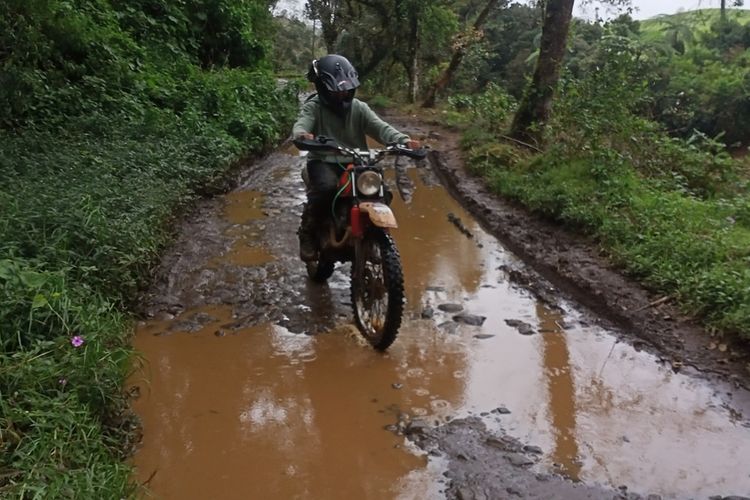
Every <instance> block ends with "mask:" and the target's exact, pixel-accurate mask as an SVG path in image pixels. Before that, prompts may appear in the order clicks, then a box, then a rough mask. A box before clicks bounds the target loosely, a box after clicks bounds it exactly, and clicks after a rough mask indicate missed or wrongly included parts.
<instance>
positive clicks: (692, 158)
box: [450, 19, 750, 339]
mask: <svg viewBox="0 0 750 500" xmlns="http://www.w3.org/2000/svg"><path fill="white" fill-rule="evenodd" d="M634 26H635V27H637V24H634V23H632V21H630V20H628V19H620V20H618V21H616V22H613V23H610V24H609V25H605V26H602V27H601V30H600V34H599V37H598V39H596V40H591V41H590V43H589V46H590V47H591V48H593V50H591V51H589V52H588V53H587V54H586V55H585V59H584V58H583V55H580V56H578V55H577V54H576V52H575V51H574V52H573V54H572V57H571V59H570V60H569V61H568V63H569V64H568V70H567V73H566V76H565V78H564V82H563V83H562V85H561V89H560V93H559V97H558V101H557V103H556V108H555V115H554V117H555V118H554V122H553V123H552V124H551V125H550V127H549V130H550V132H549V133H550V138H549V141H548V144H550V147H549V148H548V149H547V150H546V151H544V152H543V153H532V152H530V151H528V150H524V149H519V148H518V147H517V146H516V145H512V144H507V143H503V142H498V140H497V139H496V137H497V136H498V134H501V133H502V132H503V131H504V130H507V122H504V123H503V122H498V118H499V117H503V116H507V115H508V114H509V113H510V112H512V109H511V110H509V109H508V107H509V103H510V104H512V101H511V99H510V98H509V97H505V98H503V97H502V96H498V93H502V90H501V89H498V88H492V89H489V90H488V91H487V92H486V93H484V94H479V95H472V96H464V97H460V96H454V97H453V98H451V100H450V101H451V103H452V105H453V106H454V108H455V107H457V106H458V105H459V104H460V106H463V107H464V108H467V109H470V110H471V113H472V114H471V120H470V122H471V123H472V126H471V127H470V129H469V130H468V132H467V133H466V136H465V146H466V148H467V151H468V155H469V158H470V164H471V168H472V169H473V170H474V171H475V172H476V173H478V174H479V175H483V176H485V178H486V179H487V181H488V183H489V185H490V186H491V187H492V188H493V189H494V190H496V191H497V192H499V193H501V194H503V195H504V196H507V197H509V198H512V199H514V200H517V201H519V202H521V203H523V204H524V205H526V206H528V207H529V208H531V209H532V210H534V211H537V212H538V213H540V214H543V215H544V216H546V217H549V218H551V219H554V220H558V221H561V222H563V223H565V224H567V225H569V226H572V227H574V228H578V229H579V230H581V231H583V232H585V233H587V234H590V235H593V236H595V237H596V239H597V241H598V242H599V244H600V245H601V247H602V249H603V250H605V251H606V252H607V253H608V254H609V255H610V256H611V257H612V259H613V261H614V262H616V263H618V264H619V265H621V266H622V268H623V269H624V270H625V271H626V272H627V273H629V274H631V275H632V276H635V277H636V278H638V279H640V280H641V281H642V282H643V283H645V284H646V285H647V286H649V287H651V288H652V289H653V290H654V291H657V292H659V293H662V294H667V295H670V296H673V297H675V298H676V299H677V301H678V303H679V304H680V305H681V306H682V308H683V310H684V311H685V313H687V314H690V315H694V316H696V317H699V318H702V319H703V320H705V321H706V323H707V325H709V326H711V327H712V328H715V329H717V330H718V331H720V332H722V333H724V334H728V335H739V336H740V337H743V338H745V339H750V330H749V329H748V326H747V325H748V324H750V168H748V167H749V166H750V165H748V163H747V162H746V161H745V162H744V163H743V162H742V161H740V160H733V159H732V158H731V157H730V155H729V154H728V153H727V152H726V147H725V145H724V144H723V143H722V142H720V139H722V138H724V137H726V136H725V135H724V134H720V135H718V136H717V137H716V138H712V137H711V136H710V135H707V134H706V133H705V132H702V131H701V130H697V129H695V128H693V129H689V130H688V131H686V132H685V133H684V134H679V133H678V131H675V130H671V132H672V134H674V135H670V134H668V129H667V128H666V127H665V123H666V122H667V121H668V120H667V119H666V117H665V116H664V114H661V113H659V111H658V108H656V107H654V102H655V101H656V100H657V97H658V96H659V95H660V94H659V93H660V92H663V91H662V90H660V89H659V88H658V86H654V85H653V81H654V76H655V75H659V74H661V75H664V76H665V77H668V78H669V79H670V81H671V82H679V83H681V82H689V81H690V82H693V83H692V85H693V86H695V85H696V82H697V81H700V80H701V79H702V78H704V74H703V72H704V71H707V68H708V67H712V66H713V65H714V63H713V62H711V63H708V62H706V64H704V65H702V66H701V67H694V66H691V65H689V64H686V63H685V60H686V59H685V58H695V57H696V54H697V53H699V54H701V55H702V56H703V58H704V62H705V61H707V60H708V59H713V60H714V61H724V62H723V63H722V64H723V71H725V73H726V74H729V73H731V74H739V75H744V76H742V79H745V78H747V74H748V73H747V71H748V70H747V66H745V65H744V62H743V63H741V64H737V61H738V60H741V61H745V59H744V58H746V57H748V56H750V50H749V48H750V43H749V44H748V46H744V47H743V46H742V45H738V44H733V45H732V46H731V47H728V48H725V49H723V50H722V49H721V48H720V47H719V46H717V47H716V48H714V49H709V48H707V47H706V45H707V44H710V43H713V42H715V37H716V36H719V35H718V34H720V33H721V32H722V31H721V28H719V27H714V28H713V29H712V31H711V33H714V35H713V36H712V35H711V34H708V35H706V36H707V38H705V39H704V41H703V42H701V43H700V44H696V45H695V46H694V47H692V48H689V49H687V50H686V51H685V53H684V54H679V53H677V52H676V51H668V52H660V50H659V48H657V47H654V46H653V44H652V42H643V41H642V40H641V38H640V37H639V35H638V32H637V30H636V31H633V30H632V28H633V27H634ZM582 32H584V30H583V29H581V28H579V29H578V31H577V33H578V34H580V33H582ZM725 51H729V52H733V53H737V52H741V53H742V54H741V55H740V56H736V58H734V59H725V57H727V55H726V52H725ZM716 64H718V62H717V63H716ZM704 82H705V85H706V86H705V87H701V86H700V85H698V89H697V90H696V91H695V95H696V97H698V98H700V99H703V100H702V101H701V102H702V104H700V106H703V107H709V106H711V102H712V101H711V98H710V96H711V95H714V96H716V99H717V100H719V99H733V98H734V97H732V96H733V95H735V94H733V92H735V87H733V86H731V85H727V84H725V80H723V79H722V78H720V77H719V75H716V74H714V76H713V77H711V78H709V77H708V76H705V80H704ZM674 84H675V85H677V84H678V83H674ZM694 88H695V87H694ZM661 95H663V94H661ZM490 96H493V97H491V98H492V99H493V101H494V102H496V103H497V104H496V105H493V106H487V105H485V104H481V101H482V100H485V101H486V100H487V99H488V98H490ZM736 99H738V100H739V102H736V103H734V107H733V109H732V112H731V113H727V115H726V119H727V120H731V121H732V123H733V124H734V125H735V126H736V127H738V128H740V127H742V128H741V129H740V130H739V131H740V132H742V133H743V134H746V133H747V131H748V130H750V129H748V128H747V126H744V125H742V123H744V122H742V120H746V119H747V115H746V114H744V115H743V113H742V112H741V109H744V108H741V106H744V105H746V104H747V103H748V102H750V101H748V100H749V99H750V96H749V95H748V91H747V89H746V87H740V88H738V89H737V96H736ZM726 102H732V101H731V100H729V101H725V103H726ZM725 105H726V104H725ZM718 106H719V102H718V101H717V102H716V106H715V107H713V108H710V109H704V110H703V111H704V112H705V113H713V114H714V115H713V116H715V115H720V113H721V111H720V110H718V109H717V107H718ZM738 107H740V109H739V110H738ZM659 122H662V123H659ZM722 132H723V131H722ZM729 133H730V132H729V131H727V135H728V134H729ZM740 138H741V139H743V140H745V139H746V137H744V136H743V137H740Z"/></svg>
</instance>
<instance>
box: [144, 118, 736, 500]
mask: <svg viewBox="0 0 750 500" xmlns="http://www.w3.org/2000/svg"><path fill="white" fill-rule="evenodd" d="M400 125H401V126H402V127H403V128H407V129H408V127H409V125H408V124H405V123H404V124H400ZM411 133H412V134H413V135H416V136H420V137H422V138H424V139H425V140H426V141H427V142H428V143H431V146H432V147H433V149H435V150H440V149H441V148H443V147H446V145H447V146H449V147H452V148H454V149H455V143H454V142H455V138H452V137H449V136H447V135H446V134H445V133H444V132H443V131H440V132H439V133H436V132H435V131H433V130H431V129H430V128H420V129H419V130H412V131H411ZM446 158H448V159H449V158H450V156H449V155H442V156H440V155H433V157H432V160H433V161H432V162H425V163H424V164H422V165H415V164H413V163H410V162H406V161H405V160H402V162H403V168H402V170H401V173H400V174H399V175H398V180H399V183H400V185H401V186H402V187H404V190H403V191H404V196H403V197H401V196H399V195H398V194H397V195H396V197H395V199H394V204H393V207H394V212H395V214H396V217H397V219H398V221H399V226H400V227H399V229H398V230H396V231H394V233H393V234H394V237H395V240H396V243H397V245H398V248H399V251H400V253H401V256H402V261H403V266H404V276H405V283H406V295H407V304H406V310H405V311H406V312H405V319H404V322H403V325H402V327H401V330H400V335H399V338H398V339H397V340H396V342H395V343H394V345H393V346H392V347H391V349H390V350H389V351H388V352H387V353H386V354H380V353H377V352H375V351H373V350H372V349H371V348H369V347H368V345H367V344H366V343H365V341H364V340H363V339H361V338H360V337H359V335H358V333H357V331H356V330H355V329H354V327H353V326H352V313H351V304H350V298H349V278H348V272H349V267H348V265H347V266H341V267H339V268H338V269H337V271H336V272H335V273H334V275H333V277H332V279H331V280H330V282H329V283H328V284H327V285H316V284H312V283H311V282H309V281H308V280H307V279H306V275H305V271H304V267H303V265H302V263H301V262H300V261H299V260H298V258H297V248H298V247H297V241H296V233H295V231H296V228H297V225H298V219H299V214H300V212H301V205H302V202H303V200H304V189H303V185H302V182H301V179H300V176H299V172H300V169H301V166H302V164H303V162H304V158H302V157H300V156H299V153H298V152H297V151H296V149H294V148H292V147H289V148H283V149H280V150H279V151H277V152H274V153H273V154H271V155H269V156H268V157H266V158H264V159H262V160H260V161H258V162H256V163H255V164H253V165H250V166H248V167H247V168H246V169H245V170H244V171H243V173H242V175H241V177H240V178H239V180H238V187H237V188H236V189H235V190H233V191H232V192H230V193H229V194H227V195H226V196H222V197H217V198H215V199H211V200H205V201H204V202H202V203H201V204H200V206H198V207H197V208H196V210H195V211H194V213H192V214H191V215H190V216H188V217H186V219H185V221H184V222H183V223H182V225H181V227H180V228H179V237H178V240H177V242H176V243H175V245H174V246H173V248H172V249H171V250H170V251H169V252H168V253H167V254H166V255H165V257H164V260H163V262H162V264H161V266H160V268H159V270H158V274H157V276H156V278H155V282H154V285H153V287H152V289H151V290H150V291H149V293H148V295H147V296H146V297H144V306H143V310H144V317H145V318H147V319H145V320H144V321H142V322H141V323H139V325H138V328H137V332H136V337H135V341H134V343H135V347H136V349H137V350H139V351H140V352H141V353H142V356H143V358H142V363H141V364H142V367H141V369H140V370H139V371H138V372H137V373H136V374H135V375H134V376H133V377H132V378H131V381H130V385H132V386H133V387H137V388H138V390H137V391H134V393H136V392H137V393H139V394H140V396H139V397H138V398H137V399H135V400H134V403H133V404H134V408H135V410H136V412H137V413H138V415H139V416H140V418H141V420H142V423H143V440H142V444H141V446H140V448H139V450H138V452H137V453H136V455H135V457H134V463H135V465H136V470H137V475H138V477H137V479H138V481H139V482H140V483H142V484H144V487H143V491H142V494H143V496H144V497H154V498H170V499H171V498H181V499H182V498H217V499H234V498H237V499H241V498H242V499H244V498H326V499H333V498H341V499H344V498H346V499H348V498H378V499H380V498H404V499H410V498H413V499H423V498H443V497H447V498H462V499H471V498H477V499H482V498H487V499H490V498H509V497H522V498H571V499H573V498H613V497H622V498H639V497H642V498H649V497H650V498H658V497H659V496H660V497H662V498H709V497H712V496H718V498H722V497H724V496H729V495H740V496H741V495H745V496H750V467H748V463H749V462H750V395H749V394H748V392H747V391H746V390H744V389H742V388H741V387H739V385H740V384H738V383H736V382H737V381H736V380H732V379H731V378H728V377H727V378H724V379H719V378H716V377H712V378H708V377H707V376H706V375H705V374H703V373H701V372H699V371H696V370H686V369H684V368H683V369H682V370H679V369H678V367H680V366H681V364H679V363H675V362H669V361H673V360H674V353H672V352H669V350H668V349H665V350H662V351H659V350H658V349H654V348H652V347H653V346H652V344H651V343H649V344H648V346H646V347H647V348H644V342H643V341H642V340H637V339H638V338H639V337H638V336H637V335H629V334H628V332H627V331H622V329H620V328H616V325H614V324H613V322H612V321H610V320H609V319H604V318H603V317H601V316H598V315H596V314H594V313H593V312H591V310H589V309H587V308H586V307H583V306H581V305H579V303H578V302H577V301H576V300H574V299H573V298H572V297H573V295H569V294H567V293H564V290H561V289H560V288H559V286H558V284H553V283H552V282H549V281H547V280H546V279H545V278H544V277H542V275H540V274H538V273H537V272H536V271H534V270H533V269H531V268H530V267H527V265H526V264H524V262H523V261H522V260H521V259H519V258H518V257H517V256H516V255H514V254H513V253H512V252H510V251H509V250H508V249H507V248H506V247H505V246H503V245H502V244H501V243H500V242H499V241H498V240H497V239H496V238H495V237H493V236H492V235H491V234H489V233H488V232H486V231H485V230H484V229H483V226H482V225H480V223H479V222H477V220H475V219H474V218H473V217H472V215H471V214H470V213H468V212H467V211H465V210H464V209H463V208H462V207H461V206H460V205H459V204H458V203H457V202H456V201H455V200H454V199H453V198H452V197H451V196H450V195H449V194H448V192H447V191H446V189H445V188H444V187H443V186H442V185H441V183H440V179H441V178H446V177H445V176H442V177H441V176H439V175H437V172H436V168H435V166H436V165H438V163H439V161H443V162H445V161H446ZM443 174H445V172H442V174H441V175H443ZM447 178H450V176H448V177H447ZM392 182H393V184H394V185H395V184H396V182H395V179H392ZM461 314H463V316H462V318H463V320H461V319H459V320H458V321H457V320H456V317H457V316H459V315H461ZM475 320H476V321H475ZM471 323H476V324H471Z"/></svg>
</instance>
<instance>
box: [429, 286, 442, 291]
mask: <svg viewBox="0 0 750 500" xmlns="http://www.w3.org/2000/svg"><path fill="white" fill-rule="evenodd" d="M427 291H428V292H444V291H445V287H444V286H428V287H427Z"/></svg>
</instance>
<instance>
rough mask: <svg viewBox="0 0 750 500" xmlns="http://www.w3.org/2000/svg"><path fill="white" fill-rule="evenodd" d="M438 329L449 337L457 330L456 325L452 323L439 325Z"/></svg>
mask: <svg viewBox="0 0 750 500" xmlns="http://www.w3.org/2000/svg"><path fill="white" fill-rule="evenodd" d="M438 328H440V329H441V330H443V331H444V332H445V333H447V334H449V335H454V334H455V333H456V331H457V330H458V325H457V324H456V323H454V322H452V321H446V322H444V323H440V324H439V325H438Z"/></svg>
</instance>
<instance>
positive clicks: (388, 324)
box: [352, 228, 404, 351]
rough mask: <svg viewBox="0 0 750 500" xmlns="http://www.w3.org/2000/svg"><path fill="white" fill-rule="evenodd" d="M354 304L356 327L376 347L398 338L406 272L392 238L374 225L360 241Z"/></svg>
mask: <svg viewBox="0 0 750 500" xmlns="http://www.w3.org/2000/svg"><path fill="white" fill-rule="evenodd" d="M352 307H353V308H354V320H355V322H356V324H357V328H359V331H360V332H361V333H362V335H363V336H364V337H365V338H366V339H367V341H368V342H369V343H370V344H372V346H373V347H374V348H375V349H378V350H380V351H384V350H386V349H388V347H389V346H390V345H391V344H392V343H393V341H394V340H396V335H398V329H399V327H400V326H401V315H402V314H403V311H404V275H403V272H402V269H401V257H400V256H399V254H398V250H397V249H396V245H395V244H394V242H393V239H392V238H391V237H390V235H388V234H387V233H386V232H384V231H383V230H382V229H376V228H373V229H371V230H369V231H368V232H367V234H365V236H364V238H363V239H362V241H361V242H360V243H359V245H358V248H357V251H356V254H355V258H354V263H353V264H352Z"/></svg>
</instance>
